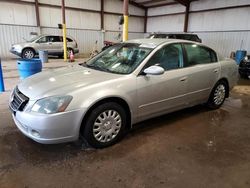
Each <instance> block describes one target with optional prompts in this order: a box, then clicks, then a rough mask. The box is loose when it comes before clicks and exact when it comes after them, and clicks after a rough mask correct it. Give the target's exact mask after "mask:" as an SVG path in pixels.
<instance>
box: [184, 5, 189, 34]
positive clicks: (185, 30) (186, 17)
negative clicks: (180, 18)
mask: <svg viewBox="0 0 250 188" xmlns="http://www.w3.org/2000/svg"><path fill="white" fill-rule="evenodd" d="M189 8H190V2H188V3H187V6H186V11H185V20H184V29H183V31H184V32H187V30H188V20H189Z"/></svg>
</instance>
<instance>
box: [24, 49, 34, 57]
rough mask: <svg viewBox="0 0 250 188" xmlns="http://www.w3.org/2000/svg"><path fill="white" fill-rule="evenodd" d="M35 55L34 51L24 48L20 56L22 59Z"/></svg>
mask: <svg viewBox="0 0 250 188" xmlns="http://www.w3.org/2000/svg"><path fill="white" fill-rule="evenodd" d="M34 57H35V52H34V50H33V49H31V48H27V49H24V50H23V52H22V58H24V59H32V58H34Z"/></svg>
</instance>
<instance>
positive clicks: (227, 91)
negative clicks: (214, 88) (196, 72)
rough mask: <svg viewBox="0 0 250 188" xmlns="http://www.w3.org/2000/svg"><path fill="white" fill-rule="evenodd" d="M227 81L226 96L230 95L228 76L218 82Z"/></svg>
mask: <svg viewBox="0 0 250 188" xmlns="http://www.w3.org/2000/svg"><path fill="white" fill-rule="evenodd" d="M220 81H222V82H225V83H226V98H227V97H229V83H228V80H227V79H226V78H221V79H220V80H219V81H218V82H220Z"/></svg>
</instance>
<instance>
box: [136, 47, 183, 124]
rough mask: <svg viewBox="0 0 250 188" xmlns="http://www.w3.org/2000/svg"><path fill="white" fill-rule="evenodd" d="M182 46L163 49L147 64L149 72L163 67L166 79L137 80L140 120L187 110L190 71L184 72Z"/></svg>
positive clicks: (160, 77) (144, 76) (154, 76)
mask: <svg viewBox="0 0 250 188" xmlns="http://www.w3.org/2000/svg"><path fill="white" fill-rule="evenodd" d="M182 51H183V50H182V46H181V44H169V45H167V46H164V47H163V48H161V49H159V50H158V51H157V52H156V53H155V54H154V55H153V56H152V57H151V58H150V60H149V61H148V62H147V64H146V66H145V67H144V68H143V69H145V68H147V67H149V66H152V65H159V66H161V67H163V68H164V69H165V73H164V74H162V75H143V74H141V75H139V76H138V77H137V104H138V114H137V117H138V120H144V119H148V118H151V117H154V116H157V115H160V114H163V113H166V112H170V111H174V110H176V109H180V108H183V106H184V105H185V103H186V100H185V93H186V86H187V85H186V83H187V71H186V70H185V69H183V68H182V67H183V53H182Z"/></svg>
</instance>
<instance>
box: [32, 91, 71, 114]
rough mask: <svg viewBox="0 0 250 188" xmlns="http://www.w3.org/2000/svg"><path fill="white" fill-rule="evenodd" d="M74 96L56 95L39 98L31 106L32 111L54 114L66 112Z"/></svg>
mask: <svg viewBox="0 0 250 188" xmlns="http://www.w3.org/2000/svg"><path fill="white" fill-rule="evenodd" d="M72 98H73V97H72V96H69V95H66V96H54V97H47V98H44V99H40V100H38V101H37V102H36V103H35V104H34V105H33V107H32V108H31V111H32V112H37V113H41V114H54V113H58V112H64V111H65V109H66V108H67V107H68V105H69V103H70V101H71V100H72Z"/></svg>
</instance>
